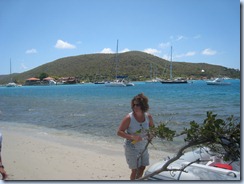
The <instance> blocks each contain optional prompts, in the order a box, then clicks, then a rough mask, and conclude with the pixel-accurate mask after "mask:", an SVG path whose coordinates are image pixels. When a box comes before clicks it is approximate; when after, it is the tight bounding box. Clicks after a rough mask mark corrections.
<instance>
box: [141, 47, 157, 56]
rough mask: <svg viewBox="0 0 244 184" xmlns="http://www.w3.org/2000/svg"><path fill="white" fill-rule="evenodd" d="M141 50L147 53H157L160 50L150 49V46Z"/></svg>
mask: <svg viewBox="0 0 244 184" xmlns="http://www.w3.org/2000/svg"><path fill="white" fill-rule="evenodd" d="M143 52H146V53H148V54H152V55H156V54H159V53H160V51H159V50H157V49H152V48H147V49H144V51H143Z"/></svg>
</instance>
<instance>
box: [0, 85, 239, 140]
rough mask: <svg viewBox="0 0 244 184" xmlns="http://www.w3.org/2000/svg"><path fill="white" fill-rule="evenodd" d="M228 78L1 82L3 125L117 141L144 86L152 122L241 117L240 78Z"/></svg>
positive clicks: (179, 126) (182, 124) (178, 126)
mask: <svg viewBox="0 0 244 184" xmlns="http://www.w3.org/2000/svg"><path fill="white" fill-rule="evenodd" d="M230 82H231V83H232V84H231V85H229V86H211V85H206V83H205V81H194V82H193V83H191V84H180V85H177V84H176V85H172V84H161V83H156V84H148V83H144V82H136V83H135V86H133V87H117V88H116V87H105V86H104V85H95V84H82V85H64V86H23V87H16V88H7V87H0V126H1V124H2V125H3V124H8V125H9V124H10V125H13V126H25V127H28V126H32V127H33V126H36V127H38V128H39V129H41V130H42V131H45V132H48V131H54V130H55V131H60V132H63V133H66V134H68V135H72V136H84V135H85V136H88V137H93V138H94V137H96V139H97V138H98V139H104V140H106V141H116V140H118V139H119V138H118V137H117V135H116V130H117V128H118V126H119V124H120V122H121V120H122V118H123V117H124V116H125V115H126V114H127V113H129V112H130V111H131V109H130V101H131V99H132V98H133V97H134V96H135V95H137V94H138V93H141V92H143V93H144V94H145V95H146V96H148V98H149V105H150V110H149V112H150V113H151V114H152V116H153V118H154V123H155V124H159V123H160V122H168V125H169V126H170V127H172V128H173V129H175V130H182V129H183V127H186V126H188V125H189V122H190V121H192V120H195V121H196V122H198V123H202V122H203V120H204V118H205V117H206V112H207V111H213V112H214V113H216V114H218V117H221V118H226V117H228V116H229V115H234V117H236V118H237V119H238V120H240V103H241V102H240V80H230Z"/></svg>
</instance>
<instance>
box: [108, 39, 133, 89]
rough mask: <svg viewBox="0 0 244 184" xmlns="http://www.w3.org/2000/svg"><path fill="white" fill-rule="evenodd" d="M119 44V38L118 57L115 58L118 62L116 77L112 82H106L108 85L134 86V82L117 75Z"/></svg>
mask: <svg viewBox="0 0 244 184" xmlns="http://www.w3.org/2000/svg"><path fill="white" fill-rule="evenodd" d="M118 45H119V41H118V40H117V47H116V58H115V62H116V78H115V80H114V81H112V82H106V83H105V86H107V87H126V86H134V83H132V82H129V81H127V80H126V79H125V78H126V77H124V76H122V77H121V76H118V75H117V68H118V59H119V58H118Z"/></svg>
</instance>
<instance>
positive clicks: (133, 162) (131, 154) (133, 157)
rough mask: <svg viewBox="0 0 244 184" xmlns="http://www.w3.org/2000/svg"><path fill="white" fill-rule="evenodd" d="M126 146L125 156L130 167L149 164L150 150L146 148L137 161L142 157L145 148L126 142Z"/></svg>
mask: <svg viewBox="0 0 244 184" xmlns="http://www.w3.org/2000/svg"><path fill="white" fill-rule="evenodd" d="M124 148H125V158H126V161H127V164H128V166H129V168H130V169H137V168H139V167H141V166H148V165H149V154H148V150H146V151H145V152H144V153H143V155H142V157H141V158H140V159H139V160H138V163H137V158H138V157H140V155H141V153H142V152H143V150H144V149H138V148H136V147H135V145H133V144H125V145H124Z"/></svg>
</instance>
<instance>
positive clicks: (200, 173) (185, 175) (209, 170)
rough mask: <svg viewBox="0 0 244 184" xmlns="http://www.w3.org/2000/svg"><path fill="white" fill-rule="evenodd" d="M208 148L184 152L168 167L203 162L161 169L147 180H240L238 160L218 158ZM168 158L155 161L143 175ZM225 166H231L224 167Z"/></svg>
mask: <svg viewBox="0 0 244 184" xmlns="http://www.w3.org/2000/svg"><path fill="white" fill-rule="evenodd" d="M213 155H215V154H214V153H212V152H211V151H210V150H209V149H207V148H206V149H205V148H204V149H202V148H199V149H196V150H194V151H190V152H187V153H185V154H184V155H183V156H182V157H180V159H178V160H176V161H175V162H173V163H171V164H170V165H169V166H168V169H181V168H182V167H184V166H186V165H188V164H190V163H191V162H194V161H196V160H198V159H200V160H202V161H203V162H200V163H193V164H191V165H189V166H187V167H186V168H185V169H184V172H183V171H163V172H161V173H159V174H156V175H154V176H151V177H149V178H148V179H149V180H240V162H239V161H235V162H232V163H231V164H228V163H225V162H223V161H222V160H220V159H219V158H218V157H216V156H213ZM167 161H168V160H163V161H160V162H158V163H155V164H154V165H152V166H151V167H149V169H148V170H147V171H146V172H145V176H146V175H149V174H151V173H153V172H154V171H156V170H158V169H160V168H162V166H163V165H164V164H165V163H166V162H167ZM225 166H229V167H225ZM226 168H231V169H232V168H233V169H232V170H231V169H226Z"/></svg>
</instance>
